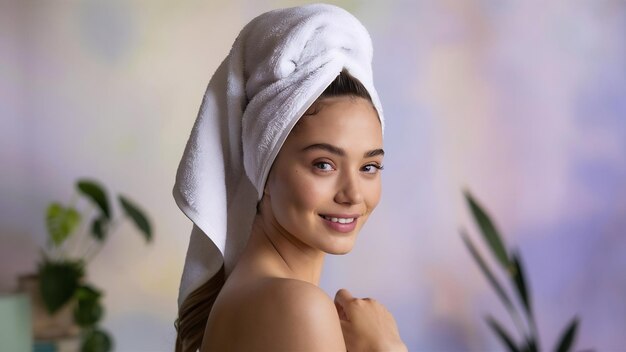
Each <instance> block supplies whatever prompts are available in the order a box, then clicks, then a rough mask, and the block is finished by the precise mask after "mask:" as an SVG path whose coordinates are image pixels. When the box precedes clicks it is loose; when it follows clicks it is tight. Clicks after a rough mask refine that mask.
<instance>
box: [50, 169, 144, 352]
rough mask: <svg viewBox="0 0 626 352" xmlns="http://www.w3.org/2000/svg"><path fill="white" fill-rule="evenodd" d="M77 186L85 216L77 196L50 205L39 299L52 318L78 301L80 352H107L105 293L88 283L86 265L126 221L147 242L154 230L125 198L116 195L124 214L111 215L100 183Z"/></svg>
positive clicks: (83, 182) (80, 182)
mask: <svg viewBox="0 0 626 352" xmlns="http://www.w3.org/2000/svg"><path fill="white" fill-rule="evenodd" d="M76 188H77V191H78V192H77V195H78V196H81V197H83V198H86V199H87V200H88V204H87V207H86V208H87V209H85V210H84V211H83V212H82V213H81V212H80V211H79V210H78V209H77V205H76V203H77V200H78V197H76V196H74V197H73V198H72V201H71V202H70V204H69V205H67V206H64V205H62V204H60V203H57V202H53V203H51V204H50V205H49V206H48V210H47V213H46V228H47V230H48V241H47V246H46V249H45V250H44V251H43V253H42V261H41V262H40V263H39V266H38V276H39V286H40V290H41V297H42V299H43V302H44V305H45V307H46V309H47V310H48V312H49V313H50V314H53V313H55V312H57V311H58V310H59V309H60V308H61V307H63V306H64V305H65V304H67V303H68V302H70V301H71V300H72V299H75V300H76V307H75V309H74V312H73V313H74V322H75V323H76V324H77V325H78V326H79V327H81V331H82V338H81V351H84V352H96V351H97V352H106V351H110V350H111V348H112V344H113V341H112V338H111V337H110V336H109V334H108V333H107V332H106V331H105V330H103V329H102V328H100V327H99V325H98V324H99V322H100V320H101V319H102V317H103V315H104V307H103V306H102V304H101V298H102V291H100V290H99V289H97V288H96V287H94V286H93V285H90V284H88V283H86V282H84V281H85V271H86V266H87V265H88V263H89V262H90V261H91V260H93V258H94V257H95V256H96V255H97V254H98V253H99V252H100V250H101V248H102V247H103V245H104V242H106V240H107V238H109V236H110V234H111V233H112V232H114V231H115V229H117V227H118V226H119V224H120V223H121V222H122V221H124V220H125V219H130V220H131V222H132V223H133V224H135V225H136V227H137V229H138V230H139V232H140V233H141V234H142V235H143V237H144V239H145V240H146V242H150V241H151V240H152V227H151V225H150V222H149V221H148V218H147V217H146V216H145V215H144V213H143V211H141V210H140V208H139V207H138V206H137V205H135V203H134V202H132V201H130V200H129V199H128V198H127V197H125V196H123V195H118V196H117V200H118V202H119V206H120V208H121V209H122V214H121V215H119V216H117V217H115V216H113V212H112V210H111V204H110V202H109V198H108V196H107V193H106V192H105V190H104V188H103V187H102V186H101V185H100V183H99V182H97V181H94V180H87V179H82V180H78V181H77V183H76Z"/></svg>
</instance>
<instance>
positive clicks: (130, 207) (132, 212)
mask: <svg viewBox="0 0 626 352" xmlns="http://www.w3.org/2000/svg"><path fill="white" fill-rule="evenodd" d="M118 198H119V201H120V204H122V208H123V209H124V212H125V213H126V215H127V216H128V217H130V218H131V220H133V222H134V223H135V225H136V226H137V227H138V228H139V230H140V231H141V232H142V233H143V235H144V237H145V238H146V242H150V240H151V239H152V229H151V226H150V222H149V221H148V218H147V217H146V216H145V215H144V213H143V212H142V211H141V210H140V209H139V208H138V207H137V206H136V205H134V204H133V203H132V202H131V201H129V200H128V198H126V197H124V196H122V195H120V196H119V197H118Z"/></svg>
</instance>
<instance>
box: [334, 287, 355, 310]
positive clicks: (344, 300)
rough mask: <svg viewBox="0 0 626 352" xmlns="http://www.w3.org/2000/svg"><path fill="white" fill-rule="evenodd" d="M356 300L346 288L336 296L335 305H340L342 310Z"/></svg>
mask: <svg viewBox="0 0 626 352" xmlns="http://www.w3.org/2000/svg"><path fill="white" fill-rule="evenodd" d="M353 300H354V297H353V296H352V294H350V292H349V291H348V290H346V289H345V288H342V289H340V290H339V291H337V293H336V294H335V303H337V304H339V305H340V306H341V307H342V308H344V309H345V308H346V307H347V306H348V304H349V303H350V302H352V301H353Z"/></svg>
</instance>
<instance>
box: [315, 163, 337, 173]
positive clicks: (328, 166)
mask: <svg viewBox="0 0 626 352" xmlns="http://www.w3.org/2000/svg"><path fill="white" fill-rule="evenodd" d="M313 166H315V168H317V169H320V170H323V171H331V170H332V169H333V166H332V165H331V164H330V163H327V162H325V161H321V162H319V163H315V164H313Z"/></svg>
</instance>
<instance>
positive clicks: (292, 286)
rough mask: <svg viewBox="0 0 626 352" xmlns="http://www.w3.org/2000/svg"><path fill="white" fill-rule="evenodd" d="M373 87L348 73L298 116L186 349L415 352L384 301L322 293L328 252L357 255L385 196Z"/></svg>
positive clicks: (204, 292) (187, 315)
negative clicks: (236, 250)
mask: <svg viewBox="0 0 626 352" xmlns="http://www.w3.org/2000/svg"><path fill="white" fill-rule="evenodd" d="M324 9H325V10H326V8H324ZM332 11H335V9H332ZM342 48H343V47H342ZM322 49H324V50H325V49H326V48H322ZM313 57H316V54H315V53H313ZM368 64H369V63H368ZM296 66H297V65H296ZM354 71H356V72H358V69H354ZM369 85H370V89H368V88H366V86H365V85H364V84H363V83H362V82H361V81H359V79H357V78H355V77H353V76H352V75H351V74H350V73H349V72H348V70H347V69H344V70H341V72H340V74H339V75H337V76H336V77H335V78H334V79H333V80H332V82H331V83H330V85H328V86H327V88H326V89H325V90H324V91H323V92H322V93H321V94H320V95H319V96H317V97H316V99H315V101H314V102H313V103H312V104H309V106H308V107H307V109H306V111H305V112H304V114H301V116H296V117H295V120H294V121H297V122H296V123H295V124H294V125H293V127H292V128H291V129H289V131H287V135H286V138H285V139H284V141H283V143H282V145H280V146H279V147H277V148H278V150H277V153H276V155H275V158H274V159H273V161H272V163H271V165H269V166H271V167H270V168H269V172H268V173H267V175H266V177H265V178H262V181H261V184H262V185H263V187H262V188H260V189H258V191H259V197H260V200H259V201H258V203H256V213H255V214H254V216H253V218H252V224H251V230H250V235H249V238H248V239H247V241H246V243H245V248H244V249H243V251H242V252H241V253H240V255H239V256H238V259H237V261H236V264H235V265H234V267H233V269H232V271H231V272H230V273H229V275H228V278H227V279H226V280H224V277H225V275H224V274H225V273H224V270H223V267H222V270H220V271H219V272H218V273H216V274H215V275H214V276H212V277H211V279H210V280H208V281H207V282H206V283H205V284H203V285H202V286H200V287H198V288H196V289H195V290H194V291H193V292H191V293H190V294H189V295H187V296H186V297H185V299H184V300H183V302H182V304H181V305H180V310H179V319H178V325H177V329H178V340H177V344H176V349H177V351H196V350H197V349H198V348H199V349H200V350H201V351H345V350H346V349H347V350H349V351H405V350H406V347H405V346H404V344H403V342H402V340H401V338H400V336H399V333H398V330H397V326H396V323H395V321H394V319H393V317H392V316H391V314H390V313H389V312H388V311H387V310H386V309H385V308H384V307H383V306H382V305H381V304H380V303H378V302H376V301H375V300H373V299H370V298H364V299H358V298H354V297H352V295H351V294H350V293H349V292H348V291H347V290H345V289H342V290H339V291H338V292H337V294H336V295H335V297H334V301H333V299H331V297H329V296H328V295H327V294H326V293H325V292H324V291H323V290H321V289H320V288H319V287H318V284H319V280H320V276H321V273H322V266H323V261H324V257H325V255H326V254H345V253H348V252H349V251H350V250H351V249H352V247H353V246H354V242H355V240H356V237H357V234H358V232H359V231H360V229H361V228H362V226H363V225H364V223H365V222H366V221H367V219H368V217H369V215H370V214H371V213H372V211H373V210H374V209H375V207H376V205H377V204H378V201H379V199H380V194H381V172H380V171H381V170H382V168H383V156H384V151H383V126H382V116H380V114H379V112H380V108H379V107H378V108H377V104H376V103H375V101H377V98H375V101H373V98H372V95H371V94H370V93H372V92H374V91H373V88H372V86H371V84H369ZM374 93H375V92H374ZM294 94H295V93H294ZM253 99H254V98H253ZM270 123H273V121H270ZM244 130H245V128H244ZM244 138H245V136H244ZM261 149H262V148H261ZM245 153H246V150H245V141H244V154H245ZM248 174H250V172H249V173H248ZM190 250H191V249H190Z"/></svg>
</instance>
